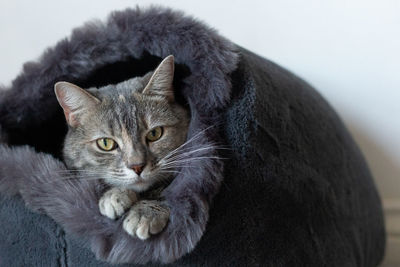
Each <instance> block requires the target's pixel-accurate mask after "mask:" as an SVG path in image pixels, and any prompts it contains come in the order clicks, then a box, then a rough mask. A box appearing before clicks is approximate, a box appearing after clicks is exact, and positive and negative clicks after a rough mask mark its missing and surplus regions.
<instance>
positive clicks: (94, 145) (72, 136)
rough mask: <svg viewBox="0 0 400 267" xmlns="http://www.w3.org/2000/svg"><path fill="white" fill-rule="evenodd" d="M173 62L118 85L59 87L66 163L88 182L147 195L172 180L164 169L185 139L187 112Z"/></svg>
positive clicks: (61, 84) (66, 85)
mask: <svg viewBox="0 0 400 267" xmlns="http://www.w3.org/2000/svg"><path fill="white" fill-rule="evenodd" d="M173 76H174V58H173V56H168V57H167V58H165V59H164V60H163V61H162V62H161V63H160V65H159V66H158V67H157V69H156V70H155V71H154V72H151V73H148V74H146V75H145V76H143V77H137V78H133V79H130V80H127V81H124V82H121V83H119V84H116V85H108V86H105V87H101V88H99V89H96V88H91V89H88V90H84V89H82V88H80V87H78V86H76V85H73V84H71V83H67V82H58V83H57V84H56V85H55V92H56V96H57V99H58V101H59V103H60V105H61V107H62V108H63V110H64V114H65V117H66V120H67V123H68V125H69V130H68V134H67V136H66V139H65V143H64V151H63V152H64V160H65V162H66V164H67V166H68V167H69V168H73V169H77V170H81V171H79V175H80V176H81V177H82V178H84V177H87V178H88V179H90V178H92V179H99V178H102V179H104V180H105V181H106V182H107V183H109V184H112V185H115V186H121V187H126V188H131V189H133V190H136V191H144V190H146V189H148V188H149V187H150V186H151V185H153V184H154V183H155V182H157V181H160V180H162V179H164V178H166V177H170V176H171V172H173V170H172V169H171V168H170V167H169V166H165V165H163V164H161V162H162V161H161V160H162V159H163V158H164V157H166V156H167V155H171V152H173V151H174V150H175V149H176V148H178V147H179V146H180V145H182V144H183V143H184V141H185V139H186V134H187V130H188V124H189V115H188V111H187V110H185V109H184V108H183V107H182V106H180V105H179V104H177V103H176V102H175V100H174V91H173V86H172V81H173Z"/></svg>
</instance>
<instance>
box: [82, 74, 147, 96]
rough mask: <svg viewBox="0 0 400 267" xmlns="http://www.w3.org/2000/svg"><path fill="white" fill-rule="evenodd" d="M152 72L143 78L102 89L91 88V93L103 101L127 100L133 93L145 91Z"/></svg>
mask: <svg viewBox="0 0 400 267" xmlns="http://www.w3.org/2000/svg"><path fill="white" fill-rule="evenodd" d="M151 74H152V73H151V72H149V73H147V74H146V75H145V76H143V77H135V78H132V79H129V80H126V81H123V82H120V83H118V84H110V85H107V86H104V87H100V88H98V89H97V88H91V89H89V91H90V92H91V93H93V94H94V95H95V96H97V97H98V98H100V99H102V100H118V99H119V100H122V99H127V97H130V96H131V95H132V94H133V93H135V92H136V93H139V92H141V91H143V89H144V88H145V87H146V85H147V83H148V82H149V80H150V77H151Z"/></svg>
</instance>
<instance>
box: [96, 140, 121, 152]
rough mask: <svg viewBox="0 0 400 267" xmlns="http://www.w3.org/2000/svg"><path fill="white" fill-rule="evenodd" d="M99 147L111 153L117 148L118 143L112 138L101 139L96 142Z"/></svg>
mask: <svg viewBox="0 0 400 267" xmlns="http://www.w3.org/2000/svg"><path fill="white" fill-rule="evenodd" d="M96 144H97V147H98V148H100V149H101V150H104V151H111V150H114V149H116V148H117V143H116V142H115V141H114V140H112V139H111V138H99V139H97V140H96Z"/></svg>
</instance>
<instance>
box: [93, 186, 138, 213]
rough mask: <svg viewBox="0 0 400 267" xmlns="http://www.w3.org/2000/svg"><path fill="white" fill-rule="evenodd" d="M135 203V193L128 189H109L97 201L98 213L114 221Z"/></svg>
mask: <svg viewBox="0 0 400 267" xmlns="http://www.w3.org/2000/svg"><path fill="white" fill-rule="evenodd" d="M136 201H137V196H136V193H135V192H133V191H132V190H129V189H120V188H115V187H114V188H111V189H110V190H108V191H107V192H105V193H104V195H103V196H102V197H101V198H100V200H99V208H100V213H101V214H102V215H104V216H106V217H108V218H110V219H113V220H114V219H116V218H118V217H120V216H122V214H124V213H125V211H126V210H127V209H129V208H130V207H132V205H133V203H135V202H136Z"/></svg>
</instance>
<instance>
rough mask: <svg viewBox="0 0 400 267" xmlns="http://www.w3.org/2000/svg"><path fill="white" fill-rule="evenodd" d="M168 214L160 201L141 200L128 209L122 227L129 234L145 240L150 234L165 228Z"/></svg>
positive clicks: (167, 209)
mask: <svg viewBox="0 0 400 267" xmlns="http://www.w3.org/2000/svg"><path fill="white" fill-rule="evenodd" d="M169 214H170V211H169V208H168V207H167V206H166V205H165V204H163V203H162V202H160V201H157V200H141V201H139V202H137V203H136V204H135V205H134V206H133V207H132V208H131V209H130V210H129V212H128V215H127V216H126V218H125V219H124V222H123V227H124V230H125V231H126V232H127V233H128V234H130V235H131V236H137V237H138V238H140V239H142V240H146V239H147V238H149V237H150V234H153V235H154V234H158V233H160V232H161V231H162V230H163V229H164V228H165V226H166V225H167V223H168V220H169Z"/></svg>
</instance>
